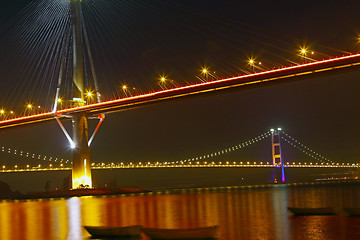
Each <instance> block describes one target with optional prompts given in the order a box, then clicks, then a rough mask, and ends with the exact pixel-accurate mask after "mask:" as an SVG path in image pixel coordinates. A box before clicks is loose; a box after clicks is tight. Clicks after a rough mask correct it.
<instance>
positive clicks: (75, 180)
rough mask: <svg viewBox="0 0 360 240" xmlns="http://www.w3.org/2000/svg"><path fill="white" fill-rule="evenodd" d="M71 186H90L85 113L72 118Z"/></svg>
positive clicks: (88, 148) (89, 162)
mask: <svg viewBox="0 0 360 240" xmlns="http://www.w3.org/2000/svg"><path fill="white" fill-rule="evenodd" d="M72 128H73V143H74V146H73V149H72V161H73V166H72V188H73V189H74V188H81V187H90V188H91V187H92V179H91V160H90V147H89V145H88V121H87V116H86V113H78V114H75V115H73V118H72Z"/></svg>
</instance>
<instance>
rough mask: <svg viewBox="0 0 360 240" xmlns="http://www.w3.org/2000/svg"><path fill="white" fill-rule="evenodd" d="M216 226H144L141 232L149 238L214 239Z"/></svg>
mask: <svg viewBox="0 0 360 240" xmlns="http://www.w3.org/2000/svg"><path fill="white" fill-rule="evenodd" d="M217 230H218V226H212V227H203V228H188V229H158V228H144V229H143V232H144V233H145V235H147V236H148V237H150V238H151V239H214V238H216V235H217Z"/></svg>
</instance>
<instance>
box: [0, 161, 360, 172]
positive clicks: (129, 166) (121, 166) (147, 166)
mask: <svg viewBox="0 0 360 240" xmlns="http://www.w3.org/2000/svg"><path fill="white" fill-rule="evenodd" d="M273 167H275V166H274V165H272V164H261V163H260V164H258V163H257V164H250V163H249V164H248V163H246V164H241V163H237V164H230V163H229V164H227V163H225V164H212V163H209V164H163V165H160V164H158V165H157V164H126V165H125V164H116V165H115V164H114V165H111V164H110V165H104V166H92V167H91V169H92V170H110V169H154V168H166V169H168V168H273ZM284 167H285V168H359V167H360V165H359V164H358V163H357V164H350V163H341V164H338V163H337V164H311V163H308V164H305V163H304V164H285V165H284ZM43 171H71V168H70V167H29V168H19V169H18V168H13V169H4V168H3V169H1V170H0V173H15V172H16V173H19V172H43Z"/></svg>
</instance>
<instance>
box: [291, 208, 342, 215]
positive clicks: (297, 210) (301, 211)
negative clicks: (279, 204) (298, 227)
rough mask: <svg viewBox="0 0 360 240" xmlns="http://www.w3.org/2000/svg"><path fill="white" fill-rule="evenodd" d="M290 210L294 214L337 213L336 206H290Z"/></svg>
mask: <svg viewBox="0 0 360 240" xmlns="http://www.w3.org/2000/svg"><path fill="white" fill-rule="evenodd" d="M288 210H289V211H290V212H292V213H293V214H294V215H336V211H335V208H332V207H324V208H294V207H288Z"/></svg>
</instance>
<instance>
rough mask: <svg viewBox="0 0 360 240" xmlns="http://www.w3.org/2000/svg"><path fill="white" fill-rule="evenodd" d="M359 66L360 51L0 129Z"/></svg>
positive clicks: (13, 123)
mask: <svg viewBox="0 0 360 240" xmlns="http://www.w3.org/2000/svg"><path fill="white" fill-rule="evenodd" d="M359 69H360V53H358V54H352V55H348V56H343V57H338V58H332V59H328V60H323V61H317V62H311V63H306V64H302V65H296V66H291V67H285V68H280V69H274V70H269V71H264V72H258V73H253V74H249V75H242V76H236V77H231V78H225V79H219V80H214V81H209V82H204V83H199V84H194V85H188V86H183V87H178V88H172V89H168V90H162V91H158V92H153V93H148V94H143V95H138V96H133V97H127V98H121V99H115V100H110V101H105V102H101V103H97V104H89V105H85V106H82V107H76V108H68V109H62V110H59V111H57V112H56V114H54V113H53V112H47V113H42V114H37V115H31V116H26V117H20V118H14V119H9V120H3V121H0V128H9V127H15V126H20V125H25V124H30V123H35V122H42V121H46V120H51V119H54V118H55V116H59V117H61V116H67V115H71V114H74V113H78V112H87V113H88V114H90V115H91V114H92V115H94V116H98V115H100V114H106V113H111V112H117V111H124V110H128V109H132V108H137V107H142V106H147V105H151V104H155V103H160V102H164V101H170V100H175V99H181V98H186V97H193V96H202V95H209V94H214V93H222V92H226V91H235V90H241V89H246V88H249V87H254V88H255V87H262V86H266V85H271V84H279V83H286V82H292V81H298V80H303V79H309V78H315V77H322V76H326V75H330V74H335V73H340V72H346V71H353V70H359Z"/></svg>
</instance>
